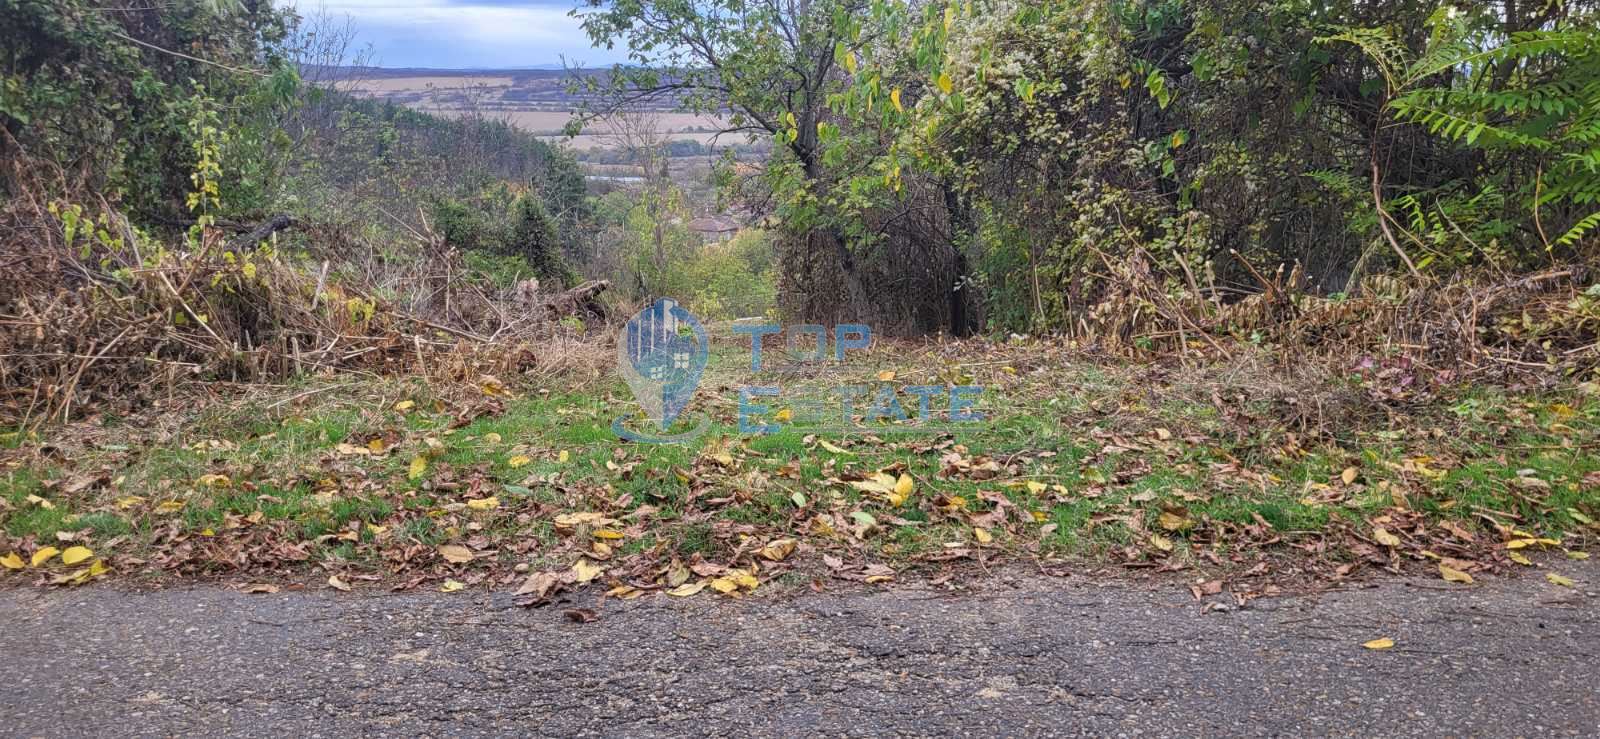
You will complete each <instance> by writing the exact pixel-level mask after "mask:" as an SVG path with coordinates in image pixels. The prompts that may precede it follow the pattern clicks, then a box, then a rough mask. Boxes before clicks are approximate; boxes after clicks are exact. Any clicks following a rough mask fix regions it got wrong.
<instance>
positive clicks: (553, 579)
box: [512, 572, 561, 598]
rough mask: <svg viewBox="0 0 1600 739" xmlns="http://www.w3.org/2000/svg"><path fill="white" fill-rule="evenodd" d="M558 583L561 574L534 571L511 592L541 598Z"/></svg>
mask: <svg viewBox="0 0 1600 739" xmlns="http://www.w3.org/2000/svg"><path fill="white" fill-rule="evenodd" d="M560 584H561V576H560V575H558V574H556V573H554V572H535V573H533V574H532V575H529V576H528V579H526V580H523V581H522V585H520V586H518V587H517V590H516V592H515V593H512V595H532V596H534V597H536V598H543V597H545V596H547V595H549V594H550V591H552V590H555V588H556V586H557V585H560Z"/></svg>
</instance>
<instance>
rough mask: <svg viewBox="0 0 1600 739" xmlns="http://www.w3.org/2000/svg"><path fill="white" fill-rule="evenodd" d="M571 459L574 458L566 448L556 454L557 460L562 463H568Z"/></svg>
mask: <svg viewBox="0 0 1600 739" xmlns="http://www.w3.org/2000/svg"><path fill="white" fill-rule="evenodd" d="M569 459H572V455H571V454H570V453H568V452H567V450H565V449H562V450H561V453H560V454H557V455H556V461H557V462H560V463H562V464H566V463H567V460H569Z"/></svg>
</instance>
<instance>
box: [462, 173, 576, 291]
mask: <svg viewBox="0 0 1600 739" xmlns="http://www.w3.org/2000/svg"><path fill="white" fill-rule="evenodd" d="M432 211H433V212H432V218H431V220H432V221H433V223H434V226H435V228H437V229H438V230H439V233H440V234H441V235H442V236H444V240H445V243H446V244H448V245H450V246H452V247H455V248H457V249H460V250H462V251H463V252H464V253H466V254H468V255H471V257H470V259H471V261H469V265H471V266H474V267H475V268H477V269H480V270H483V271H485V272H486V273H487V274H488V275H489V276H490V277H491V279H492V280H493V281H495V282H496V283H499V282H501V281H503V280H506V279H508V278H509V277H510V276H512V275H523V277H526V276H534V277H538V278H539V280H540V282H541V283H542V284H543V285H544V286H546V287H549V288H560V287H562V286H571V285H574V284H576V283H577V277H576V275H575V274H574V273H573V271H572V269H571V267H570V266H568V264H567V262H566V260H565V259H564V258H563V257H562V254H561V242H560V236H559V234H558V232H557V228H556V222H555V221H554V220H553V219H552V218H551V217H550V216H549V214H548V213H547V212H546V210H545V206H544V204H543V202H542V201H541V200H540V199H539V197H538V196H537V195H535V194H534V193H531V192H521V193H516V192H513V191H512V190H511V189H510V188H508V187H506V186H504V185H496V186H491V187H488V188H485V189H484V190H483V191H481V192H479V193H478V194H477V195H476V196H474V197H472V198H468V199H455V198H449V197H445V198H440V199H439V200H437V201H436V202H435V203H434V204H433V208H432ZM524 273H526V274H524Z"/></svg>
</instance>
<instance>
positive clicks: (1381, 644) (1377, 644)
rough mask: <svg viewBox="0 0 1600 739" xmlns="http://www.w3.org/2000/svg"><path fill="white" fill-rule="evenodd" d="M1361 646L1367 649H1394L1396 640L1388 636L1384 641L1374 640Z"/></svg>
mask: <svg viewBox="0 0 1600 739" xmlns="http://www.w3.org/2000/svg"><path fill="white" fill-rule="evenodd" d="M1361 646H1363V647H1366V648H1367V649H1390V648H1393V647H1394V640H1393V639H1390V638H1389V637H1387V636H1386V637H1384V638H1382V639H1373V640H1372V641H1369V642H1366V643H1365V644H1362V645H1361Z"/></svg>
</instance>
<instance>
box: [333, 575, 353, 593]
mask: <svg viewBox="0 0 1600 739" xmlns="http://www.w3.org/2000/svg"><path fill="white" fill-rule="evenodd" d="M328 587H330V588H333V589H334V590H338V591H341V592H346V593H348V592H350V583H347V582H345V581H343V580H340V579H339V576H338V575H329V576H328Z"/></svg>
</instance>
